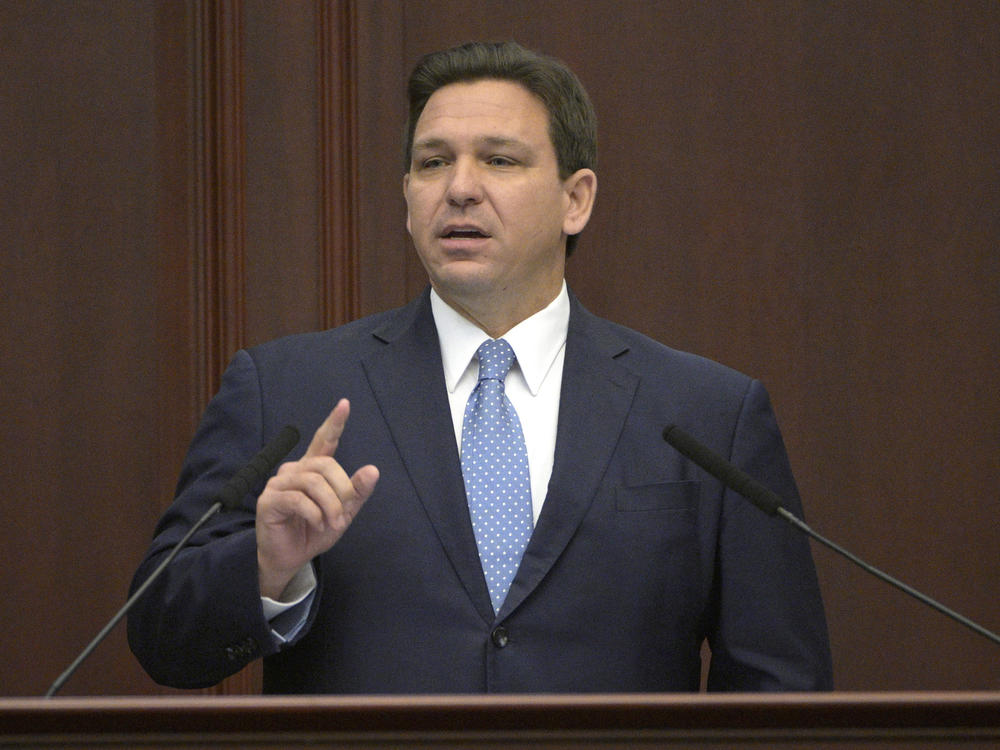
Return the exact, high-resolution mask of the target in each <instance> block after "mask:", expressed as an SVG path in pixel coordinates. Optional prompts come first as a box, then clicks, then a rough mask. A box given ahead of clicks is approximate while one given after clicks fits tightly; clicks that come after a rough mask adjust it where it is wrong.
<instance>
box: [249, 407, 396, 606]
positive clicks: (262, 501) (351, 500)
mask: <svg viewBox="0 0 1000 750" xmlns="http://www.w3.org/2000/svg"><path fill="white" fill-rule="evenodd" d="M350 411H351V405H350V404H349V403H348V401H347V399H341V400H340V401H339V402H338V403H337V405H336V406H335V407H333V411H331V412H330V415H329V416H328V417H327V418H326V421H324V422H323V424H321V425H320V426H319V429H317V430H316V434H315V435H313V439H312V442H311V443H310V444H309V449H308V450H307V451H306V453H305V455H304V456H303V457H302V458H301V459H300V460H298V461H289V462H288V463H285V464H282V465H281V468H279V469H278V473H277V474H275V475H274V476H273V477H271V479H270V480H269V481H268V483H267V486H266V487H265V488H264V491H263V493H261V496H260V498H259V499H258V500H257V567H258V574H259V577H260V593H261V595H262V596H266V597H270V598H272V599H278V598H279V597H280V596H281V593H282V592H283V591H284V590H285V587H286V586H287V585H288V583H289V582H290V581H291V580H292V578H293V577H294V576H295V574H296V573H297V572H298V571H299V569H300V568H302V566H304V565H306V564H308V563H309V561H310V560H312V559H313V558H314V557H315V556H316V555H318V554H320V553H321V552H325V551H326V550H328V549H330V547H332V546H333V545H334V543H335V542H336V541H337V540H338V539H340V537H341V536H342V535H343V534H344V532H345V531H346V530H347V527H348V526H350V524H351V521H353V520H354V517H355V516H356V515H357V514H358V511H359V510H360V509H361V506H362V505H364V503H365V501H366V500H367V499H368V498H369V497H370V496H371V494H372V491H373V490H374V489H375V483H376V482H378V476H379V475H378V469H377V468H375V467H374V466H372V465H370V464H369V465H368V466H362V467H361V468H360V469H358V470H357V471H356V472H354V476H351V477H349V476H347V472H345V471H344V469H343V468H342V467H341V465H340V464H339V463H337V462H336V461H335V460H334V459H333V454H334V453H335V452H336V450H337V446H338V445H339V444H340V436H341V435H342V434H343V433H344V425H345V424H346V423H347V417H348V415H349V414H350Z"/></svg>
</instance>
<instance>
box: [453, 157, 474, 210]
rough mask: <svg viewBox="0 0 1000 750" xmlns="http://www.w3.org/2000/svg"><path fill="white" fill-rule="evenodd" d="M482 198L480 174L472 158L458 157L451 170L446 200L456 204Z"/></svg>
mask: <svg viewBox="0 0 1000 750" xmlns="http://www.w3.org/2000/svg"><path fill="white" fill-rule="evenodd" d="M482 199H483V183H482V174H481V172H480V170H479V167H478V165H477V164H476V162H475V160H474V159H464V158H463V159H458V160H456V161H455V164H454V165H453V167H452V170H451V181H450V182H449V183H448V202H449V203H451V204H453V205H456V206H465V205H469V204H475V203H479V202H480V201H481V200H482Z"/></svg>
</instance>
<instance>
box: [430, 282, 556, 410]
mask: <svg viewBox="0 0 1000 750" xmlns="http://www.w3.org/2000/svg"><path fill="white" fill-rule="evenodd" d="M431 312H432V313H433V315H434V324H435V325H436V326H437V331H438V340H439V342H440V344H441V360H442V362H443V364H444V379H445V384H446V385H447V386H448V392H449V393H454V391H455V387H456V386H457V385H458V381H459V380H460V379H461V377H462V375H464V374H465V371H466V370H468V369H469V368H470V367H471V366H472V360H473V357H475V355H476V350H477V349H478V348H479V345H480V344H482V343H483V342H484V341H486V340H487V339H488V338H489V336H487V335H486V333H484V332H483V330H482V329H481V328H479V327H478V326H477V325H476V324H475V323H473V322H471V321H470V320H468V319H466V318H464V317H462V315H461V314H459V313H458V312H457V311H456V310H455V309H454V308H452V307H450V306H449V305H448V303H447V302H445V301H444V300H443V299H441V297H440V296H439V295H438V293H437V292H435V291H434V290H433V289H431ZM568 329H569V293H568V292H567V290H566V282H565V281H563V285H562V289H560V291H559V294H558V295H556V298H555V299H554V300H552V302H550V303H549V304H548V306H547V307H545V308H543V309H542V310H539V311H538V312H537V313H535V314H534V315H532V316H531V317H530V318H526V319H525V320H522V321H521V322H520V323H518V324H517V325H516V326H514V327H513V328H511V329H510V330H509V331H507V333H505V334H504V335H503V338H504V339H506V340H507V343H508V344H510V347H511V349H513V350H514V356H515V357H517V362H516V364H515V367H518V366H519V367H520V369H521V374H522V375H523V376H524V381H525V383H526V384H527V386H528V390H529V391H531V394H532V395H533V396H534V395H538V389H539V388H541V385H542V381H544V380H545V376H546V375H547V374H548V372H549V370H550V369H551V368H552V363H553V362H555V359H556V356H557V355H558V354H559V352H560V351H561V350H562V348H563V346H565V344H566V331H567V330H568Z"/></svg>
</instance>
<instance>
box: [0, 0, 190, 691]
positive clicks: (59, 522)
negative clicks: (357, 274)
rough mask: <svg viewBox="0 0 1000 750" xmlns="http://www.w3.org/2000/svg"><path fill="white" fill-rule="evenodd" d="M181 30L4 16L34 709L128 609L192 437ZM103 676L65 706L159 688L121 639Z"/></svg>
mask: <svg viewBox="0 0 1000 750" xmlns="http://www.w3.org/2000/svg"><path fill="white" fill-rule="evenodd" d="M187 12H188V9H187V7H186V6H185V5H183V4H170V5H169V6H167V5H157V4H155V3H132V2H80V3H32V2H11V3H3V4H0V69H2V70H3V71H4V72H3V75H2V76H0V101H2V102H3V105H2V106H0V263H2V273H0V276H2V286H3V293H2V295H0V299H2V301H0V320H2V324H0V331H2V340H0V382H2V384H3V387H2V389H0V394H2V395H0V403H2V406H0V413H2V414H3V426H4V429H3V430H2V434H0V453H2V456H3V459H2V460H0V484H2V486H3V487H4V499H3V501H2V503H3V523H2V524H0V550H2V555H3V560H4V564H3V566H2V572H0V588H2V589H3V590H4V591H5V592H6V594H5V597H6V599H7V606H6V607H5V614H4V617H3V623H4V624H3V628H2V629H0V630H2V635H0V644H2V646H0V692H2V693H3V694H6V695H38V694H41V693H42V692H44V690H45V688H47V687H48V685H49V683H51V682H52V681H53V680H54V679H55V678H56V676H57V675H58V674H59V673H60V672H61V671H62V670H63V669H64V668H65V667H66V666H67V665H68V664H69V662H70V661H71V660H72V658H73V657H74V656H75V655H76V653H77V652H78V651H79V650H80V649H82V648H83V646H84V645H85V644H86V643H87V642H88V641H89V640H90V639H91V638H92V637H93V635H94V634H95V633H96V632H97V630H98V629H99V628H100V626H101V625H103V623H104V622H105V621H106V620H107V619H108V618H109V617H110V616H111V614H112V613H113V612H114V611H115V610H116V609H117V608H118V607H119V606H120V605H121V603H122V602H123V601H124V595H125V590H126V588H127V586H128V582H129V580H130V578H131V575H132V572H133V569H134V565H135V562H136V561H137V560H138V559H139V557H140V556H141V554H142V551H143V548H144V547H145V546H146V544H147V543H148V539H149V535H150V532H151V529H152V525H151V524H154V523H155V520H156V518H157V516H158V515H159V513H160V511H161V509H162V508H163V507H164V505H165V502H166V500H167V499H168V498H169V496H170V495H171V494H172V488H173V485H174V483H175V482H176V473H177V469H178V467H179V461H180V452H181V450H182V449H183V445H184V442H185V441H186V438H185V437H184V435H186V434H190V431H191V429H192V428H193V420H192V418H191V414H192V410H193V406H194V401H195V398H194V395H193V390H194V389H195V387H196V373H195V368H194V359H193V357H192V351H193V350H192V347H191V335H190V333H191V330H192V322H193V319H194V314H193V298H192V294H191V271H192V264H191V262H190V261H191V257H190V255H188V254H187V249H188V246H189V244H190V243H189V241H188V234H189V225H188V223H187V219H188V216H189V211H188V208H189V204H188V203H187V200H188V196H187V194H186V192H185V189H186V186H187V185H188V184H189V181H188V177H189V175H188V172H187V170H188V168H189V167H188V161H187V159H186V156H187V150H186V149H187V145H186V144H187V138H188V134H189V132H190V130H189V123H190V121H189V117H188V113H187V111H186V109H185V105H186V101H185V100H184V99H182V100H180V104H179V105H178V102H177V100H176V99H174V98H173V94H174V93H176V90H177V89H176V85H175V84H176V76H181V78H182V79H183V77H184V75H185V69H186V67H187V65H188V59H187V54H186V50H184V48H183V45H182V46H181V47H180V48H177V47H175V46H174V45H175V43H176V41H177V39H178V38H180V39H181V40H183V39H185V38H186V30H187V29H188V28H189V26H190V25H189V19H188V15H187ZM154 52H155V54H154ZM157 123H162V125H163V128H162V130H161V129H160V128H159V127H158V125H157ZM175 137H179V138H180V139H181V140H180V142H174V138H175ZM168 246H169V247H170V252H167V251H166V249H165V248H166V247H168ZM95 657H96V658H95V659H94V660H92V661H91V662H90V663H89V664H87V665H85V666H84V668H83V669H82V670H81V671H80V672H79V673H78V675H77V676H76V678H75V682H74V683H73V685H72V688H71V689H72V690H73V691H76V692H82V693H88V692H89V693H115V692H131V691H132V690H135V689H136V688H137V687H140V688H141V689H146V690H149V689H151V687H152V682H151V681H149V680H148V678H145V676H144V675H142V673H141V670H140V669H139V668H138V665H137V664H136V663H135V661H134V660H133V659H131V658H130V655H128V653H127V648H126V646H125V641H124V632H123V631H121V630H119V631H116V632H115V633H113V634H112V636H111V638H109V639H108V641H107V642H106V643H105V644H104V645H103V646H102V648H101V650H100V651H99V652H98V653H97V654H96V655H95Z"/></svg>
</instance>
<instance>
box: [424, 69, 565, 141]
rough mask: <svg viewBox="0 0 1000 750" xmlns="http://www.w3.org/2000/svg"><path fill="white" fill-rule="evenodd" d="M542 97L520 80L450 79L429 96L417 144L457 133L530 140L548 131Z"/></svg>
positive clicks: (546, 112) (547, 118) (546, 111)
mask: <svg viewBox="0 0 1000 750" xmlns="http://www.w3.org/2000/svg"><path fill="white" fill-rule="evenodd" d="M548 126H549V114H548V110H547V109H546V108H545V105H544V104H543V103H542V101H541V99H539V98H538V97H537V96H535V95H534V94H533V93H531V92H530V91H528V89H526V88H524V87H523V86H522V85H520V84H519V83H515V82H513V81H506V80H497V79H486V80H480V81H472V82H464V81H463V82H459V83H450V84H448V85H446V86H442V87H441V88H439V89H438V90H437V91H435V92H434V93H433V94H431V96H430V98H429V99H428V100H427V103H426V105H425V106H424V109H423V111H422V112H421V113H420V117H419V118H418V119H417V123H416V127H415V128H414V143H413V147H414V148H417V147H418V146H421V145H426V144H428V143H432V142H434V141H436V140H443V139H445V138H448V137H450V136H452V135H454V134H457V133H463V134H464V135H467V136H472V137H474V138H476V139H480V140H482V139H494V141H495V142H496V143H497V144H499V142H500V141H503V140H507V141H510V142H514V141H518V140H520V141H530V140H534V138H535V137H537V136H541V135H542V134H545V135H546V136H547V135H548Z"/></svg>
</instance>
